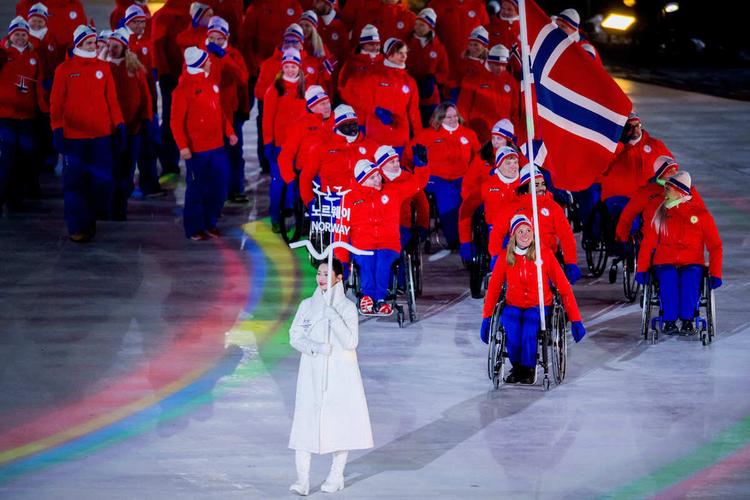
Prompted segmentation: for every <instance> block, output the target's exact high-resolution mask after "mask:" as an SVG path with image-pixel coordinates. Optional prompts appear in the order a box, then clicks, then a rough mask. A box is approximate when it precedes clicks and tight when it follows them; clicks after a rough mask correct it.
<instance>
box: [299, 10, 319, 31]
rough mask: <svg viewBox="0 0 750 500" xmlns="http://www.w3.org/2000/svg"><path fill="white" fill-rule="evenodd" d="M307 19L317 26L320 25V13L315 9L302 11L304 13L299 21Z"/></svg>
mask: <svg viewBox="0 0 750 500" xmlns="http://www.w3.org/2000/svg"><path fill="white" fill-rule="evenodd" d="M302 21H307V22H308V23H310V24H312V25H313V26H315V27H316V28H317V27H318V15H317V14H316V13H315V11H314V10H306V11H305V12H303V13H302V15H301V16H300V17H299V22H302Z"/></svg>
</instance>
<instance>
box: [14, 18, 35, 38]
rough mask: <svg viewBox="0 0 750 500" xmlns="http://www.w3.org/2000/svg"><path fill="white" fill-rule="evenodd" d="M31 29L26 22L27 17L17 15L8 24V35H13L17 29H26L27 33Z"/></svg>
mask: <svg viewBox="0 0 750 500" xmlns="http://www.w3.org/2000/svg"><path fill="white" fill-rule="evenodd" d="M30 30H31V28H30V27H29V23H27V22H26V19H24V18H23V17H21V16H16V17H14V18H13V20H12V21H11V22H10V24H9V25H8V36H10V35H12V34H13V33H15V32H16V31H25V32H26V33H28V32H29V31H30Z"/></svg>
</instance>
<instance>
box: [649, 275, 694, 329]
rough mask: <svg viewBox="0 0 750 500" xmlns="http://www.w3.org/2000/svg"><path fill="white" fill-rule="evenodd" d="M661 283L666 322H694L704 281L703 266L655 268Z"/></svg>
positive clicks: (660, 296)
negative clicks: (678, 320)
mask: <svg viewBox="0 0 750 500" xmlns="http://www.w3.org/2000/svg"><path fill="white" fill-rule="evenodd" d="M654 270H655V271H656V279H657V280H658V281H659V298H660V299H661V307H662V310H663V316H662V319H663V320H664V321H675V320H676V319H677V318H678V317H679V318H680V319H682V320H688V321H689V320H692V319H693V318H695V313H696V311H697V310H698V301H699V300H700V297H701V283H702V280H703V266H699V265H696V264H693V265H689V266H681V267H676V266H673V265H669V264H663V265H658V266H654Z"/></svg>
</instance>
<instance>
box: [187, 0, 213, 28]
mask: <svg viewBox="0 0 750 500" xmlns="http://www.w3.org/2000/svg"><path fill="white" fill-rule="evenodd" d="M210 9H211V7H209V6H208V5H206V4H205V3H200V2H193V3H191V4H190V19H191V20H192V22H193V26H198V24H199V23H200V20H201V18H202V17H203V14H205V13H206V11H208V10H210Z"/></svg>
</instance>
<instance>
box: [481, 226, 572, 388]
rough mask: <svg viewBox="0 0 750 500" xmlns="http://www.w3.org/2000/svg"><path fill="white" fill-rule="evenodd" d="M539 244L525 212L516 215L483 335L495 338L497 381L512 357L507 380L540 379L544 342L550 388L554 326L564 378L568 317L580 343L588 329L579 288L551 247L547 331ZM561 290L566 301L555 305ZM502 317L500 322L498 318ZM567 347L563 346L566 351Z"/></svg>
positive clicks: (490, 291)
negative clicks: (549, 361)
mask: <svg viewBox="0 0 750 500" xmlns="http://www.w3.org/2000/svg"><path fill="white" fill-rule="evenodd" d="M536 252H537V249H536V246H535V243H534V235H533V232H532V224H531V221H530V220H529V219H528V218H527V217H526V216H524V215H516V216H514V217H513V219H512V220H511V223H510V239H509V241H508V246H507V250H506V253H505V255H504V258H502V259H499V260H498V261H497V263H496V265H495V268H494V270H493V271H492V277H491V278H490V283H489V286H488V288H487V296H486V297H485V301H484V308H483V318H484V319H483V320H482V327H481V332H480V335H481V339H482V342H484V343H486V344H487V343H491V344H492V345H491V347H492V349H490V365H491V376H492V377H493V383H494V384H495V386H497V385H498V384H499V382H500V380H501V379H502V365H503V363H504V358H505V357H507V358H508V359H509V360H510V363H511V366H512V368H511V371H510V373H509V374H508V376H507V377H505V379H504V382H505V383H506V384H516V383H521V384H529V385H530V384H534V383H535V382H536V366H537V359H538V358H537V353H538V349H537V347H538V343H539V342H540V339H541V341H542V347H543V349H542V366H543V368H544V375H545V382H544V385H545V389H546V388H548V387H549V379H548V377H547V372H548V364H547V350H546V346H548V345H549V344H551V343H552V340H553V333H555V332H553V331H552V328H553V326H554V328H556V329H557V330H556V332H557V336H556V337H554V339H555V345H554V347H555V348H557V349H558V353H559V354H560V355H559V356H558V365H557V366H558V372H557V373H556V380H557V382H558V383H559V382H561V381H562V378H563V377H564V363H565V359H564V358H565V351H564V349H565V330H566V328H565V325H566V323H567V320H566V319H564V318H565V316H566V315H567V319H569V320H570V321H571V330H572V334H573V338H574V340H575V341H576V342H580V340H581V339H582V338H583V336H584V335H585V334H586V330H585V328H584V326H583V323H582V322H581V317H580V313H579V311H578V305H577V304H576V300H575V296H574V295H573V290H572V288H571V286H570V284H569V283H568V280H567V278H566V276H565V274H564V273H563V270H562V268H561V267H560V265H559V264H558V262H557V260H556V259H555V257H554V255H553V254H552V253H551V252H550V251H549V250H547V249H542V262H543V263H542V273H543V279H542V286H543V295H544V305H545V311H546V312H547V313H549V314H550V315H551V316H550V321H549V322H548V323H547V329H545V330H544V331H542V330H541V319H540V316H539V306H538V297H539V295H538V291H537V280H536V276H537V273H536V263H535V259H536ZM550 285H552V286H554V288H555V289H556V290H557V294H559V297H560V301H561V303H562V304H561V305H560V301H558V302H557V305H556V304H555V302H554V300H553V296H554V295H553V292H552V289H551V286H550ZM503 289H505V294H504V297H503V301H502V306H501V307H498V308H496V306H497V305H498V303H499V302H500V298H501V292H502V290H503ZM493 313H495V318H496V321H495V325H496V329H495V330H494V331H493V329H492V326H493V325H492V318H493ZM498 317H499V321H497V319H498ZM560 348H562V350H560Z"/></svg>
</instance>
